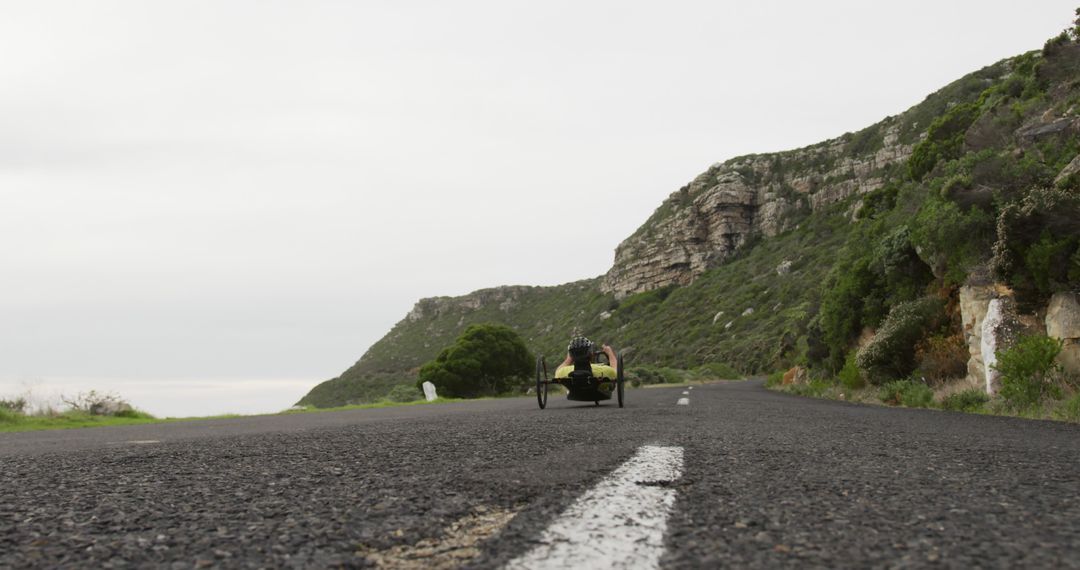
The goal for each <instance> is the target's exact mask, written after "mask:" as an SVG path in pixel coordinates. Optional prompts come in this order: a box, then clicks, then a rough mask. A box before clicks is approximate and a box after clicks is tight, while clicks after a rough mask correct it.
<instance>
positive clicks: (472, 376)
mask: <svg viewBox="0 0 1080 570" xmlns="http://www.w3.org/2000/svg"><path fill="white" fill-rule="evenodd" d="M532 371H533V361H532V357H531V356H530V355H529V350H528V348H526V347H525V342H524V341H523V340H521V336H519V335H518V334H517V333H516V332H514V330H513V329H511V328H509V327H506V326H503V325H494V324H486V325H471V326H469V327H468V328H466V329H465V332H463V333H461V336H459V337H458V338H457V340H456V341H454V344H452V345H450V346H448V347H446V348H444V349H443V350H442V352H440V353H439V356H437V357H436V358H435V360H432V361H431V362H428V363H427V364H425V365H424V366H422V367H421V368H420V378H419V380H417V382H416V385H417V387H420V386H421V385H422V384H423V383H424V382H431V383H432V384H434V385H435V388H436V389H437V390H438V393H439V395H440V396H450V397H457V398H477V397H481V396H497V395H499V394H502V393H504V392H506V391H507V390H510V389H511V388H513V387H514V386H516V385H517V384H518V383H519V382H520V381H522V380H524V379H525V378H527V377H528V376H529V374H530V373H532Z"/></svg>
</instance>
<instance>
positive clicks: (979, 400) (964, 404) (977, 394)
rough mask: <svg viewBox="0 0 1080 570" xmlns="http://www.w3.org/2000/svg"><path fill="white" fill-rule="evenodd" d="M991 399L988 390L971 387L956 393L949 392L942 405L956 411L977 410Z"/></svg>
mask: <svg viewBox="0 0 1080 570" xmlns="http://www.w3.org/2000/svg"><path fill="white" fill-rule="evenodd" d="M989 401H990V396H988V395H987V394H986V392H984V391H982V390H980V389H978V388H970V389H967V390H963V391H960V392H956V393H955V394H949V395H948V396H946V397H945V399H944V400H942V401H941V407H942V408H945V409H946V410H953V411H956V412H975V411H978V410H980V409H981V408H982V407H983V406H985V405H986V403H987V402H989Z"/></svg>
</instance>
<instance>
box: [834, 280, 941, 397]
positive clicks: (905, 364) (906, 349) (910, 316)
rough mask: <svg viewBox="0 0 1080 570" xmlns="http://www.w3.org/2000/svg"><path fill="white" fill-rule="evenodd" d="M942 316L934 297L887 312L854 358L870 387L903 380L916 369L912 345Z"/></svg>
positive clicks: (938, 301) (939, 306)
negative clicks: (887, 314) (894, 380)
mask: <svg viewBox="0 0 1080 570" xmlns="http://www.w3.org/2000/svg"><path fill="white" fill-rule="evenodd" d="M943 317H944V303H943V302H942V301H941V299H938V298H936V297H923V298H921V299H918V300H915V301H910V302H907V303H901V304H899V305H897V306H895V307H893V310H892V311H889V316H888V317H885V322H883V323H882V324H881V327H880V328H879V329H878V330H877V334H875V335H874V338H873V339H872V340H871V341H870V342H869V343H868V344H867V345H866V346H864V347H863V348H862V349H861V350H859V352H858V354H857V355H856V356H855V364H856V365H857V366H858V367H859V368H860V369H861V370H863V371H864V372H865V373H866V376H867V379H869V381H870V383H872V384H882V383H884V382H887V381H889V380H891V379H897V378H904V377H906V376H908V375H909V374H911V372H912V371H913V370H914V369H915V344H916V343H917V342H918V341H919V340H920V339H921V338H922V337H923V335H924V334H925V333H926V331H928V330H931V329H932V328H934V327H935V325H937V323H938V322H939V321H940V320H941V319H942V318H943Z"/></svg>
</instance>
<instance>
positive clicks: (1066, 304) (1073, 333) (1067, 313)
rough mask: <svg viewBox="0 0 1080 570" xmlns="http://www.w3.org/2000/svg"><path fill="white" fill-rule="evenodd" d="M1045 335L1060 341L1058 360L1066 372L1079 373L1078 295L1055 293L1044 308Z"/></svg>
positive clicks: (1079, 332) (1079, 315) (1079, 318)
mask: <svg viewBox="0 0 1080 570" xmlns="http://www.w3.org/2000/svg"><path fill="white" fill-rule="evenodd" d="M1046 335H1047V336H1049V337H1051V338H1056V339H1059V340H1061V341H1062V348H1061V355H1060V356H1058V360H1059V362H1060V363H1061V365H1062V366H1063V367H1064V368H1065V370H1066V372H1069V373H1072V374H1080V296H1078V295H1077V294H1076V293H1055V294H1054V296H1053V297H1051V298H1050V305H1049V306H1048V307H1047V309H1046Z"/></svg>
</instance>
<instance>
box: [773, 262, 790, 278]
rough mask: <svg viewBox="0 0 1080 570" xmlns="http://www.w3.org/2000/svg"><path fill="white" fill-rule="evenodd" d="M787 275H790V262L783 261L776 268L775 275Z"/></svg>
mask: <svg viewBox="0 0 1080 570" xmlns="http://www.w3.org/2000/svg"><path fill="white" fill-rule="evenodd" d="M788 273H791V261H789V260H787V259H785V260H784V261H782V262H780V265H777V266H776V274H777V275H787V274H788Z"/></svg>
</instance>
